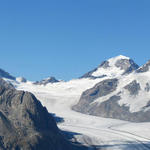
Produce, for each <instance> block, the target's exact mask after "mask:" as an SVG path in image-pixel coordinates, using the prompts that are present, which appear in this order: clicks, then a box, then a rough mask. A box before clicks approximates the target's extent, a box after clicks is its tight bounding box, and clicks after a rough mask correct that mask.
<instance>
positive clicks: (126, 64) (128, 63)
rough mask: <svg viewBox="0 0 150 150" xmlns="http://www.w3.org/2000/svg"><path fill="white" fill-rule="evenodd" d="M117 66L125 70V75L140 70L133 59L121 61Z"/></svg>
mask: <svg viewBox="0 0 150 150" xmlns="http://www.w3.org/2000/svg"><path fill="white" fill-rule="evenodd" d="M115 66H116V67H118V68H120V69H121V70H124V73H123V74H127V73H131V72H133V71H135V70H136V69H138V68H139V66H138V65H137V64H135V63H134V61H133V60H132V59H120V60H118V61H117V62H116V64H115Z"/></svg>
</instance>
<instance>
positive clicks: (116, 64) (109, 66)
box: [81, 55, 139, 78]
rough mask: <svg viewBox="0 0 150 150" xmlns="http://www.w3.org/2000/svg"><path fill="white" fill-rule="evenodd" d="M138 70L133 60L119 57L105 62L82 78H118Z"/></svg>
mask: <svg viewBox="0 0 150 150" xmlns="http://www.w3.org/2000/svg"><path fill="white" fill-rule="evenodd" d="M138 68H139V66H138V65H137V64H136V63H135V62H134V61H133V60H132V59H130V58H129V57H126V56H123V55H119V56H117V57H113V58H110V59H108V60H105V61H103V62H102V63H101V64H100V65H99V66H98V67H97V68H95V69H94V70H92V71H90V72H88V73H86V74H84V75H83V76H82V77H81V78H88V77H89V78H102V77H105V76H107V77H116V76H120V75H123V74H128V73H131V72H133V71H135V70H136V69H138Z"/></svg>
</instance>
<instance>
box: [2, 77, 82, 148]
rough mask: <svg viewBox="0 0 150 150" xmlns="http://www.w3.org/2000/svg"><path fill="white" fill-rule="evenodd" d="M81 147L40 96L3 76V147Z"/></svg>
mask: <svg viewBox="0 0 150 150" xmlns="http://www.w3.org/2000/svg"><path fill="white" fill-rule="evenodd" d="M67 149H68V150H77V149H80V147H76V146H75V145H73V144H71V143H69V142H68V141H66V140H65V139H64V137H63V135H62V134H61V132H60V130H59V129H58V128H57V125H56V123H55V121H54V119H53V117H52V116H51V115H50V114H49V113H48V111H47V109H46V108H45V107H43V106H42V105H41V103H40V102H39V101H38V100H37V99H36V97H35V96H34V95H33V94H31V93H29V92H24V91H17V90H15V89H14V87H13V86H12V85H10V84H8V83H6V82H5V81H3V80H2V79H0V150H67Z"/></svg>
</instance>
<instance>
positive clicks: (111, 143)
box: [5, 61, 150, 150]
mask: <svg viewBox="0 0 150 150" xmlns="http://www.w3.org/2000/svg"><path fill="white" fill-rule="evenodd" d="M112 62H113V61H112ZM132 76H134V74H133V75H132ZM143 78H145V76H143ZM103 79H104V78H101V79H74V80H71V81H68V82H58V83H53V84H51V83H49V84H47V85H45V86H44V85H35V84H33V83H32V82H30V81H28V82H26V83H22V82H15V81H11V80H9V82H11V83H12V84H13V85H15V87H16V89H18V90H24V91H30V92H32V93H33V94H35V96H36V97H37V98H38V99H39V100H40V101H41V103H42V104H43V105H44V106H46V108H47V109H48V111H49V112H50V113H54V114H55V115H56V116H58V117H61V118H63V119H64V122H62V123H58V127H59V128H60V129H62V130H65V131H68V133H70V134H71V133H74V139H75V140H77V141H78V142H80V143H82V144H84V145H87V146H90V147H91V150H92V149H94V148H97V149H100V148H101V150H103V149H104V150H149V149H150V146H148V145H147V144H148V143H149V142H150V134H149V133H150V123H130V122H127V121H121V120H115V119H109V118H101V117H95V116H90V115H85V114H81V113H78V112H75V111H73V110H72V109H71V107H72V106H73V105H75V104H76V103H77V102H78V101H79V98H80V96H81V94H82V92H83V91H85V90H87V89H89V88H91V87H93V86H94V85H95V84H96V83H98V82H100V81H101V80H103ZM129 79H130V80H129ZM5 80H6V79H5ZM7 81H8V80H7ZM121 81H122V82H120V83H119V87H118V90H119V88H120V87H123V86H124V85H125V84H126V83H127V82H130V81H132V78H131V77H128V79H127V78H124V79H121ZM123 81H124V82H123ZM139 82H141V83H142V84H143V88H144V86H145V83H144V81H143V80H142V81H139ZM109 96H110V95H109ZM122 104H126V105H130V106H131V108H132V105H133V104H132V103H130V102H129V101H128V100H124V101H123V102H122V101H120V105H122ZM137 107H138V106H137Z"/></svg>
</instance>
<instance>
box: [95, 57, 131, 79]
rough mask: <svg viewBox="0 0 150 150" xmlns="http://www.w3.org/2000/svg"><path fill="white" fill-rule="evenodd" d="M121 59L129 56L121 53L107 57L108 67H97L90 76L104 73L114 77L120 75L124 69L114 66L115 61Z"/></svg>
mask: <svg viewBox="0 0 150 150" xmlns="http://www.w3.org/2000/svg"><path fill="white" fill-rule="evenodd" d="M121 59H130V58H129V57H126V56H122V55H120V56H117V57H113V58H110V59H108V62H109V66H110V67H108V68H102V67H99V68H98V69H97V70H96V71H95V72H93V74H92V76H94V77H98V76H103V75H106V76H108V77H116V76H119V75H122V74H123V72H124V70H121V69H120V68H118V67H116V66H115V64H116V62H117V61H118V60H121Z"/></svg>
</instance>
